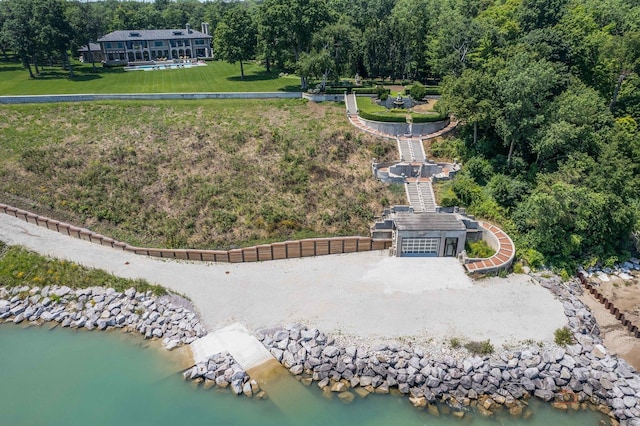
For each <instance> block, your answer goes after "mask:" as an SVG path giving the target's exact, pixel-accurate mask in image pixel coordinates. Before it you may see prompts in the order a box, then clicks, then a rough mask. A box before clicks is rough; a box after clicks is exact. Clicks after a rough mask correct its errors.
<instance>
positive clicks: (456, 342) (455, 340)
mask: <svg viewBox="0 0 640 426" xmlns="http://www.w3.org/2000/svg"><path fill="white" fill-rule="evenodd" d="M449 345H450V346H451V347H452V348H453V349H458V348H459V347H460V339H458V338H457V337H452V338H451V339H449Z"/></svg>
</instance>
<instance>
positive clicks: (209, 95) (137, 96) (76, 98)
mask: <svg viewBox="0 0 640 426" xmlns="http://www.w3.org/2000/svg"><path fill="white" fill-rule="evenodd" d="M301 97H302V93H301V92H221V93H213V92H202V93H119V94H71V95H21V96H0V104H32V103H53V102H87V101H116V100H117V101H133V100H195V99H274V98H276V99H299V98H301Z"/></svg>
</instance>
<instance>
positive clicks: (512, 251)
mask: <svg viewBox="0 0 640 426" xmlns="http://www.w3.org/2000/svg"><path fill="white" fill-rule="evenodd" d="M480 226H482V227H483V228H484V229H486V230H487V231H489V232H491V233H492V234H493V235H494V237H495V238H496V239H497V240H498V244H499V248H498V250H497V251H496V253H495V254H494V255H493V256H491V257H490V258H488V259H478V260H475V261H473V262H469V263H466V264H465V265H464V267H465V268H466V269H467V271H469V273H484V272H493V271H496V270H498V269H501V268H503V267H504V265H511V262H513V258H514V257H515V255H516V247H515V245H514V244H513V241H511V238H509V236H508V235H507V234H506V233H505V232H504V231H503V230H502V229H500V228H498V227H497V226H495V225H492V224H490V223H487V222H480Z"/></svg>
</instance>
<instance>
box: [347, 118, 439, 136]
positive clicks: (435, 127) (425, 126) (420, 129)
mask: <svg viewBox="0 0 640 426" xmlns="http://www.w3.org/2000/svg"><path fill="white" fill-rule="evenodd" d="M359 118H360V121H362V123H363V124H364V125H365V126H367V127H369V128H371V129H373V130H375V131H377V132H380V133H385V134H387V135H404V134H406V133H408V132H409V125H408V124H407V123H384V122H381V121H373V120H367V119H364V118H362V117H359ZM448 124H449V119H447V120H442V121H434V122H432V123H413V124H412V127H411V128H412V133H413V134H414V135H428V134H430V133H435V132H438V131H440V130H442V129H444V128H445V127H447V125H448Z"/></svg>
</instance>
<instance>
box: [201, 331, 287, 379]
mask: <svg viewBox="0 0 640 426" xmlns="http://www.w3.org/2000/svg"><path fill="white" fill-rule="evenodd" d="M190 346H191V352H192V353H193V361H194V363H196V364H197V363H198V362H204V361H206V360H207V359H209V358H210V357H212V356H213V355H215V354H218V353H220V352H229V353H230V354H231V356H232V357H233V358H234V359H235V360H236V362H237V363H238V364H240V366H241V367H242V368H243V369H244V370H245V371H248V370H249V369H251V368H255V367H258V366H259V365H261V364H264V363H266V362H268V361H272V360H275V358H274V357H273V356H272V355H271V354H270V353H269V351H268V350H267V349H266V348H265V347H264V346H263V345H262V343H260V341H258V339H256V338H255V337H254V336H252V335H251V334H249V332H248V331H247V329H246V328H245V327H244V326H243V325H242V324H239V323H235V324H232V325H230V326H228V327H224V328H221V329H220V330H218V331H216V332H215V333H209V334H207V335H206V336H204V337H201V338H200V339H198V340H196V341H194V342H193V343H191V345H190Z"/></svg>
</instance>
